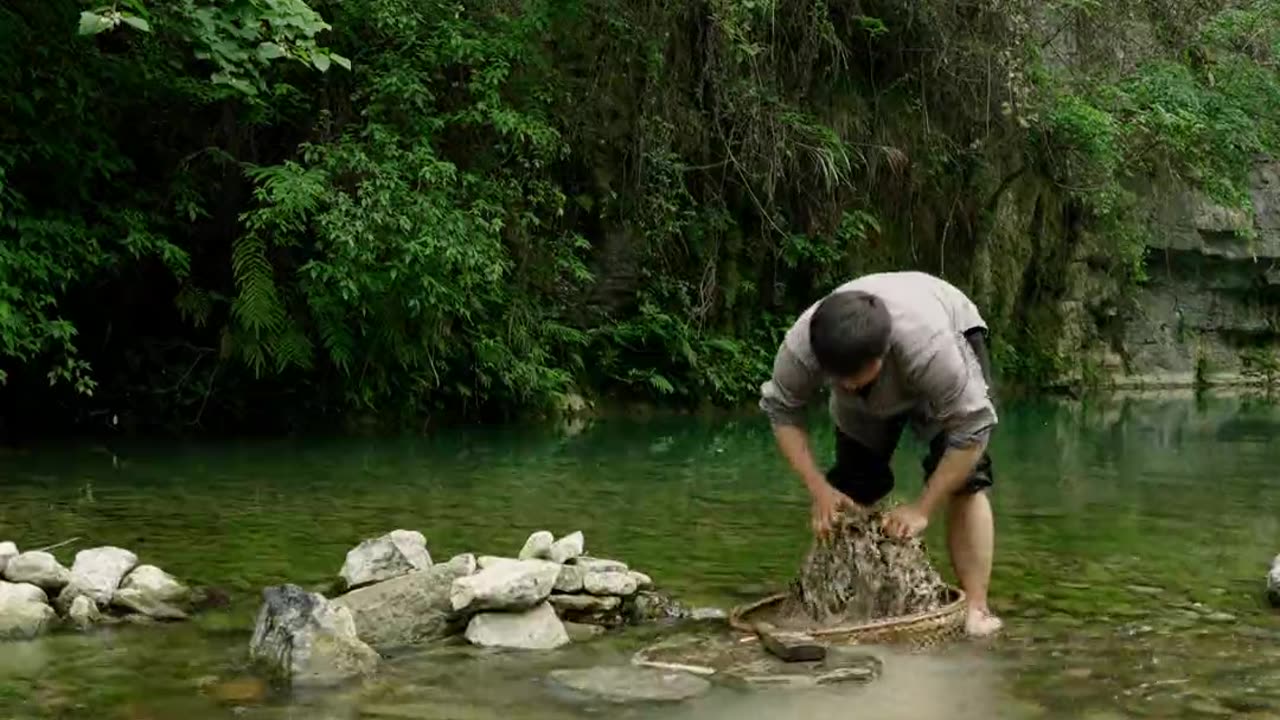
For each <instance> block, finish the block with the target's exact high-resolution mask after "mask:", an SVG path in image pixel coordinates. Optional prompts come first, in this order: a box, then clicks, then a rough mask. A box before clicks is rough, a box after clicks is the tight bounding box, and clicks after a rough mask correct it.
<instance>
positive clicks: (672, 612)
mask: <svg viewBox="0 0 1280 720" xmlns="http://www.w3.org/2000/svg"><path fill="white" fill-rule="evenodd" d="M691 615H692V611H691V610H690V609H689V608H687V607H685V606H684V604H683V603H681V602H680V601H679V600H676V599H675V598H671V597H668V596H666V595H663V594H662V593H657V592H651V591H641V592H639V593H638V594H636V596H635V598H634V599H633V600H632V601H631V603H630V604H629V605H628V607H627V619H628V620H629V621H630V622H632V623H634V624H642V623H650V622H665V621H672V620H684V619H687V618H689V617H690V616H691Z"/></svg>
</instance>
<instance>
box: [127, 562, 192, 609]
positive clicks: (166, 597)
mask: <svg viewBox="0 0 1280 720" xmlns="http://www.w3.org/2000/svg"><path fill="white" fill-rule="evenodd" d="M120 589H121V590H130V591H134V592H137V593H140V594H141V595H142V596H144V597H146V598H148V599H150V600H153V601H155V602H162V603H176V602H182V601H184V600H186V599H188V598H189V597H190V596H191V590H190V589H189V588H188V587H187V586H186V585H183V584H182V583H180V582H178V580H177V579H176V578H174V577H173V576H172V575H170V574H169V573H167V572H165V571H163V570H161V569H160V568H158V567H156V566H155V565H139V566H138V567H136V568H134V569H133V572H131V573H129V574H128V575H127V576H125V579H124V582H122V583H120Z"/></svg>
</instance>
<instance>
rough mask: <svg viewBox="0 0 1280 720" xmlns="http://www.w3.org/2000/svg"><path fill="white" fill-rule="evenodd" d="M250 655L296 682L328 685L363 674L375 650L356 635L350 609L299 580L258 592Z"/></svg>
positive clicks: (279, 675) (374, 657)
mask: <svg viewBox="0 0 1280 720" xmlns="http://www.w3.org/2000/svg"><path fill="white" fill-rule="evenodd" d="M262 598H263V605H262V608H261V610H259V611H258V620H257V624H256V625H255V627H254V630H253V639H252V640H251V641H250V643H249V656H250V658H251V659H252V660H253V661H254V662H256V663H259V664H261V665H262V666H263V667H265V668H266V669H267V670H268V671H269V672H271V673H272V674H273V675H274V676H275V677H277V678H279V679H281V680H285V681H287V682H289V683H290V684H291V685H293V686H295V687H305V686H331V685H336V684H339V683H342V682H344V681H346V680H350V679H353V678H357V677H362V676H367V675H369V674H371V673H373V671H374V670H376V669H377V667H378V660H379V657H378V653H376V652H374V650H373V648H371V647H369V646H368V645H366V644H365V643H363V642H362V641H361V640H360V638H359V637H357V635H356V624H355V621H354V620H353V619H352V617H351V611H350V610H348V609H347V608H345V607H342V606H340V605H336V604H334V603H331V602H329V601H328V600H326V599H325V598H324V596H323V595H320V594H319V593H309V592H307V591H305V590H303V589H302V588H300V587H298V586H297V585H281V586H276V587H269V588H267V589H266V590H263V592H262Z"/></svg>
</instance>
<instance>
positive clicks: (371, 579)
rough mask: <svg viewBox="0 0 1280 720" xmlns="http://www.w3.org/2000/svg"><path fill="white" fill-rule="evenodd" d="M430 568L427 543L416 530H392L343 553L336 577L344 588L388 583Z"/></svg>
mask: <svg viewBox="0 0 1280 720" xmlns="http://www.w3.org/2000/svg"><path fill="white" fill-rule="evenodd" d="M429 567H431V554H430V553H429V552H427V539H426V538H425V537H423V535H422V533H420V532H417V531H416V530H392V531H391V532H389V533H387V534H386V535H383V536H382V537H378V538H372V539H369V540H365V541H364V542H362V543H360V544H359V545H357V546H356V547H354V548H352V549H351V550H349V551H348V552H347V558H346V561H345V562H344V563H343V564H342V570H341V571H339V573H338V574H339V575H340V576H341V577H342V580H343V581H344V582H345V583H346V584H347V587H348V588H354V587H360V586H362V585H368V584H370V583H375V582H380V581H382V580H390V579H391V578H395V577H399V576H401V575H404V574H405V573H410V572H413V571H414V570H426V569H427V568H429Z"/></svg>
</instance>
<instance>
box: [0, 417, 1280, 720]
mask: <svg viewBox="0 0 1280 720" xmlns="http://www.w3.org/2000/svg"><path fill="white" fill-rule="evenodd" d="M1002 419H1003V422H1002V425H1001V427H1000V430H999V434H998V437H997V440H996V442H995V446H994V448H993V455H994V457H995V464H996V491H995V492H994V493H993V495H992V498H993V502H994V503H995V507H996V513H997V523H998V528H997V536H998V539H997V543H998V548H997V564H996V571H995V578H994V590H993V594H994V597H993V602H994V605H995V608H996V609H997V611H999V612H1000V613H1001V614H1002V615H1004V616H1005V617H1006V619H1007V620H1008V629H1007V632H1006V633H1005V634H1004V635H1003V636H1002V637H1001V638H999V639H998V640H996V641H994V642H991V643H984V644H974V643H961V644H958V645H956V646H953V647H950V648H947V649H945V650H940V651H937V652H933V653H929V654H925V655H901V654H897V653H893V652H889V651H885V652H886V656H885V674H884V677H883V678H882V679H881V680H879V681H878V682H876V683H874V684H872V685H869V686H866V687H841V688H829V689H824V690H821V691H805V692H788V691H771V692H768V693H745V692H742V691H739V690H732V689H726V688H718V689H716V690H715V691H714V692H712V693H711V694H709V695H706V696H704V697H702V698H700V699H698V700H696V701H693V702H690V703H687V704H685V705H682V706H679V707H676V708H670V707H667V708H628V709H626V710H616V709H602V708H598V707H589V706H588V707H584V706H581V705H577V704H574V703H572V702H569V701H567V700H566V699H565V698H563V697H561V696H558V695H557V694H556V693H555V692H554V691H553V690H552V689H551V688H549V687H547V686H546V684H545V683H544V682H543V678H544V677H545V673H546V672H548V671H550V670H552V669H555V668H558V667H573V666H580V665H592V664H599V663H615V662H616V663H622V662H626V660H627V657H628V656H629V654H630V652H632V651H633V650H634V649H635V648H636V647H639V646H641V645H642V644H643V643H645V642H646V641H647V640H649V639H651V636H652V632H651V631H641V632H633V633H629V634H624V635H622V636H620V637H615V638H610V639H607V640H604V641H600V642H597V643H594V644H592V645H589V646H578V647H573V648H569V649H566V650H563V651H560V652H557V653H550V654H546V655H540V656H537V657H530V656H527V655H520V654H517V655H511V654H498V655H493V654H486V655H483V656H475V655H472V654H458V653H450V654H445V655H442V654H440V653H421V654H418V655H416V656H408V657H402V658H398V659H396V660H394V661H392V662H389V663H386V664H385V667H384V670H383V672H382V673H381V674H380V676H379V677H378V679H377V680H375V681H373V682H371V683H369V684H368V685H367V686H364V687H360V688H353V689H350V690H348V691H344V692H341V693H338V694H336V695H335V694H329V695H319V696H317V695H298V696H289V695H287V694H280V693H272V694H268V695H266V696H265V697H254V696H255V695H257V693H254V692H251V691H244V690H243V689H239V690H238V689H237V688H242V686H243V685H244V683H243V682H242V681H241V679H242V678H243V677H244V676H245V675H246V673H247V666H246V648H247V644H248V638H249V633H250V631H251V628H252V620H253V614H254V612H255V611H256V608H257V603H258V592H259V591H260V589H261V588H262V587H263V586H266V585H271V584H276V583H281V582H295V583H298V584H302V585H304V586H308V585H321V584H323V583H327V582H328V581H329V580H330V579H331V578H332V577H333V576H334V575H335V574H336V572H337V570H338V568H339V567H340V565H341V563H342V558H343V556H344V554H345V552H346V550H347V549H348V548H350V547H351V546H352V545H353V544H355V543H356V542H358V541H359V540H360V539H362V538H364V537H369V536H373V535H377V534H380V533H382V532H385V531H387V530H390V529H394V528H398V527H403V528H413V529H418V530H421V531H422V532H423V533H424V534H425V535H426V536H427V538H428V545H429V547H430V549H431V552H432V554H433V555H434V556H435V557H436V558H437V559H440V560H443V559H447V558H448V557H449V556H451V555H453V554H455V553H459V552H465V551H475V552H480V553H490V554H512V553H514V552H516V551H517V550H518V549H519V547H520V546H521V544H522V543H523V542H524V539H525V537H526V536H527V535H528V534H529V532H531V531H532V530H536V529H542V528H545V529H549V530H552V531H553V532H555V533H556V534H563V533H566V532H569V531H572V530H582V531H584V533H585V534H586V537H587V544H588V548H589V550H590V551H591V552H592V553H593V554H596V555H601V556H607V557H617V558H620V559H624V560H627V561H629V562H630V563H631V564H632V565H633V566H634V567H636V568H637V569H640V570H643V571H645V572H647V573H649V574H650V575H652V576H653V577H654V578H655V579H656V580H657V581H658V582H659V583H660V584H661V585H662V586H663V588H664V589H666V590H668V591H670V592H672V593H674V594H676V595H678V596H680V597H681V598H683V599H685V600H687V601H689V602H691V603H693V604H698V605H716V606H720V607H729V606H732V605H734V604H736V603H740V602H743V601H746V600H751V599H755V598H756V597H759V596H760V595H762V594H764V593H766V592H769V591H770V590H772V589H774V588H777V587H780V586H782V585H784V584H785V583H786V582H787V581H788V579H789V577H790V575H791V573H792V572H793V571H794V570H795V569H796V568H797V566H798V564H799V561H800V558H801V557H802V556H803V554H804V551H805V549H806V545H807V542H808V535H807V533H808V530H807V522H808V518H807V511H808V506H807V500H806V496H805V494H804V491H803V489H802V487H801V486H800V484H799V483H798V481H795V480H794V479H792V478H791V477H790V476H789V475H788V474H787V472H786V471H785V469H784V466H783V464H782V462H781V460H779V459H778V458H777V456H776V453H775V452H774V450H773V446H772V440H771V437H770V436H769V434H768V431H767V429H766V428H765V427H764V426H763V425H762V423H761V422H760V421H759V419H757V418H755V417H750V418H746V419H733V420H723V419H722V420H716V421H710V420H696V419H691V418H676V419H664V420H655V421H648V422H621V421H613V422H608V423H601V424H598V425H596V426H595V427H592V428H590V429H588V430H587V431H585V432H581V433H576V434H569V433H565V432H560V431H555V430H551V429H539V430H531V429H525V430H502V431H497V430H471V431H459V432H455V433H449V434H446V435H442V436H439V437H437V438H434V439H431V440H419V439H414V440H329V439H325V440H317V439H312V440H302V441H290V442H246V443H237V444H228V443H220V444H190V445H172V444H170V445H163V446H155V445H150V446H149V445H145V444H130V445H115V446H110V447H106V448H89V447H46V448H37V449H32V450H30V451H26V452H10V453H6V454H4V455H3V456H0V483H2V485H0V487H3V491H4V493H3V498H0V539H13V540H15V541H17V542H18V543H19V545H20V546H21V547H26V548H30V547H38V546H42V545H47V544H51V543H54V542H58V541H60V540H63V539H66V538H72V537H80V538H82V540H81V542H80V543H78V544H77V545H76V546H72V547H68V548H65V549H63V550H60V551H58V554H59V555H60V557H61V559H62V560H63V561H64V562H66V563H68V564H69V563H70V560H71V557H72V556H73V554H74V551H75V549H76V548H77V547H86V546H89V545H99V544H113V545H119V546H122V547H127V548H130V549H132V550H133V551H135V552H136V553H138V555H139V556H140V557H141V558H142V560H143V562H147V563H152V564H157V565H160V566H161V567H163V568H165V569H166V570H168V571H170V572H172V573H174V574H175V575H178V576H180V577H182V578H184V579H186V580H188V581H190V582H192V583H195V584H202V585H211V586H216V587H219V588H224V589H226V590H227V591H228V592H229V593H230V594H231V596H232V604H231V607H230V608H229V609H227V610H222V611H216V612H211V613H208V614H206V615H203V616H201V617H199V618H198V619H197V620H196V621H195V622H191V623H187V624H182V625H171V626H164V627H158V628H157V627H152V628H135V627H120V628H112V629H107V630H103V631H100V632H96V633H93V634H90V635H87V636H79V635H71V634H60V635H57V636H54V637H49V638H45V639H41V640H38V641H35V642H31V643H20V644H10V645H4V646H0V717H16V718H72V717H76V718H78V717H95V718H126V719H128V720H140V719H143V718H148V719H150V718H183V720H202V719H204V718H230V717H249V718H259V717H260V718H290V717H299V718H301V717H306V718H308V720H323V719H324V718H330V717H332V718H355V717H419V718H439V719H441V720H443V719H445V718H451V719H454V720H462V719H464V718H470V719H476V718H498V717H501V718H505V719H506V720H520V719H521V718H547V719H568V718H578V717H588V716H596V715H600V714H602V713H603V714H604V715H606V716H610V717H612V716H623V717H636V718H648V717H655V718H657V717H663V718H688V719H689V720H713V719H719V718H732V719H733V720H748V719H753V718H781V719H783V720H785V719H787V718H809V717H855V716H856V717H868V718H961V719H963V718H975V719H978V718H983V719H985V718H995V717H999V718H1058V717H1061V718H1079V717H1086V718H1095V719H1101V718H1119V717H1187V718H1192V717H1215V716H1221V717H1232V716H1247V717H1258V718H1280V665H1277V660H1280V621H1278V620H1277V618H1276V616H1274V615H1273V614H1272V613H1271V611H1269V610H1268V609H1267V608H1265V607H1264V605H1263V603H1262V601H1261V597H1260V590H1261V583H1262V578H1263V576H1264V574H1265V571H1266V567H1267V564H1268V562H1269V561H1270V558H1271V557H1272V556H1273V555H1274V554H1276V553H1277V552H1280V532H1277V531H1278V530H1280V527H1278V523H1277V514H1276V512H1275V508H1277V507H1280V484H1278V483H1277V482H1276V472H1277V471H1276V468H1277V467H1280V462H1278V461H1280V444H1278V443H1274V442H1272V438H1273V437H1274V436H1275V434H1276V432H1275V431H1276V430H1277V429H1280V411H1277V410H1276V409H1275V408H1274V407H1272V406H1270V405H1267V404H1264V403H1260V402H1254V401H1249V400H1245V399H1238V398H1218V399H1209V400H1200V401H1197V400H1192V399H1163V400H1151V399H1147V400H1123V401H1122V400H1113V401H1109V402H1103V403H1099V402H1092V403H1085V404H1080V403H1075V404H1057V403H1040V404H1033V403H1028V404H1022V405H1018V406H1016V407H1012V408H1007V409H1005V410H1004V412H1003V417H1002ZM820 438H821V439H822V446H823V447H825V446H826V441H829V430H825V429H824V430H823V431H821V433H820ZM919 457H920V447H919V446H918V445H916V444H915V443H914V442H910V441H908V442H905V443H904V445H903V447H902V448H901V450H900V452H899V456H898V458H897V460H896V463H895V469H896V471H897V474H898V484H899V490H900V492H902V493H914V492H915V491H916V490H917V488H918V486H919V482H920V471H919ZM940 525H941V518H938V519H937V521H936V523H935V526H932V527H931V528H930V529H929V536H928V537H929V539H930V542H931V548H932V551H933V553H934V555H935V557H936V559H937V561H938V562H939V564H940V565H943V566H945V564H946V556H945V553H944V552H942V548H943V545H942V542H941V540H942V535H941V530H942V528H941V527H940ZM228 683H230V684H228ZM237 683H240V685H237ZM251 689H252V688H251V686H250V690H251ZM854 709H856V710H857V712H856V713H854V712H853V710H854Z"/></svg>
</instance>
